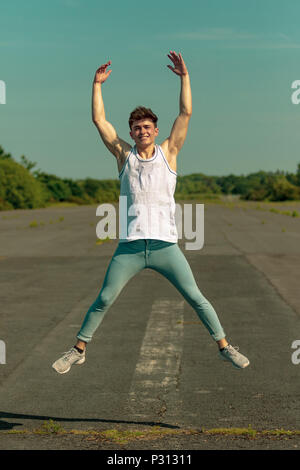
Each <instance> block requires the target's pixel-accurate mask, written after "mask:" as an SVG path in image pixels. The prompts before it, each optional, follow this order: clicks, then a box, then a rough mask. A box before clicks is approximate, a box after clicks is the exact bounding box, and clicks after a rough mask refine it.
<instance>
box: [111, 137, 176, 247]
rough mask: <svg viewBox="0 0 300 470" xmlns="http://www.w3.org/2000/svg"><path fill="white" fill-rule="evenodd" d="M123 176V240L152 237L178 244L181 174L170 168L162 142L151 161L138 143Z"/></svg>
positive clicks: (120, 222) (121, 195)
mask: <svg viewBox="0 0 300 470" xmlns="http://www.w3.org/2000/svg"><path fill="white" fill-rule="evenodd" d="M119 178H120V201H119V218H120V220H119V226H120V234H119V241H120V242H127V241H133V240H138V239H145V238H151V239H156V240H164V241H168V242H172V243H176V242H177V241H178V233H177V228H176V219H175V210H176V204H175V200H174V192H175V188H176V180H177V173H176V172H175V171H173V170H171V168H170V167H169V164H168V162H167V159H166V157H165V155H164V153H163V151H162V148H161V147H160V145H155V153H154V155H153V157H151V158H149V159H147V160H146V159H143V158H142V157H140V156H139V154H138V153H137V148H136V145H134V147H132V149H131V150H130V152H129V155H128V156H127V158H126V161H125V163H124V165H123V168H122V170H121V171H120V173H119Z"/></svg>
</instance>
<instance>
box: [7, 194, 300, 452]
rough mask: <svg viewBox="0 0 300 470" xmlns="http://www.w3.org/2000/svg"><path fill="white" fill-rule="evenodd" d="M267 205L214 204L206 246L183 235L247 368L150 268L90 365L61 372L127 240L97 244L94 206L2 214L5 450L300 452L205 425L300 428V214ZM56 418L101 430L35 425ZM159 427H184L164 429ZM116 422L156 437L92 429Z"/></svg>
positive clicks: (293, 440) (282, 442) (293, 441)
mask: <svg viewBox="0 0 300 470" xmlns="http://www.w3.org/2000/svg"><path fill="white" fill-rule="evenodd" d="M193 204H196V202H194V203H193ZM259 206H260V208H258V205H257V204H255V203H249V204H246V203H243V204H239V205H238V204H235V205H234V204H232V205H230V204H227V205H226V204H221V205H220V204H205V219H204V220H205V242H204V247H203V248H202V249H201V250H186V248H185V243H186V240H184V239H183V240H179V246H180V247H181V248H182V250H183V251H184V254H185V256H186V257H187V259H188V261H189V263H190V265H191V268H192V270H193V273H194V276H195V278H196V281H197V284H198V286H199V289H200V290H201V291H202V293H203V294H204V295H205V296H206V297H207V298H208V299H209V300H210V302H211V303H212V304H213V306H214V307H215V309H216V311H217V313H218V315H219V318H220V320H221V323H222V325H223V327H224V330H225V332H226V334H227V339H228V340H229V341H230V342H231V344H233V345H238V346H239V348H240V351H241V352H242V353H243V354H245V355H246V356H247V357H249V359H250V366H249V367H248V368H246V369H245V370H242V371H240V370H236V369H234V368H233V367H232V366H231V365H230V364H226V363H224V362H223V361H221V360H220V359H219V357H218V352H217V348H216V345H215V344H214V342H213V341H212V339H211V338H210V336H209V335H208V332H207V331H206V329H205V328H204V327H203V325H202V324H200V322H199V321H198V317H197V316H196V314H195V312H194V311H193V309H192V308H191V306H190V305H188V304H187V302H186V301H184V299H183V298H182V296H181V294H180V293H179V292H178V291H177V290H176V289H175V288H174V287H173V286H172V285H171V284H170V283H169V281H168V280H167V279H165V278H164V277H162V276H161V275H159V274H158V273H156V272H155V271H152V270H149V269H146V270H144V271H142V272H141V273H140V274H139V275H137V276H136V277H134V278H133V279H131V280H130V281H129V283H128V284H127V285H126V286H125V288H124V289H123V291H122V292H121V294H120V295H119V297H118V298H117V300H116V301H115V303H114V304H113V306H112V307H111V308H110V310H109V312H108V313H107V315H106V317H105V319H104V321H103V323H102V324H101V326H100V328H99V329H98V330H97V332H96V334H95V336H94V338H93V341H92V342H91V343H90V344H89V346H88V350H87V360H86V362H85V363H84V364H83V365H82V366H73V367H72V369H71V370H70V372H69V373H68V374H65V375H59V374H57V373H55V371H54V370H53V369H52V368H51V365H52V363H53V362H54V361H55V360H56V359H57V358H58V357H59V356H60V355H61V353H62V352H64V351H66V350H68V349H69V348H70V347H71V346H73V344H74V341H75V336H76V333H77V332H78V330H79V328H80V325H81V322H82V320H83V318H84V315H85V313H86V311H87V309H88V307H89V306H90V304H91V303H92V302H93V301H94V299H95V298H96V296H97V294H98V292H99V290H100V288H101V284H102V281H103V279H104V275H105V272H106V269H107V267H108V264H109V262H110V259H111V256H112V255H113V252H114V250H115V249H116V246H117V240H112V241H108V242H105V243H103V244H96V241H97V239H96V232H95V227H96V223H97V221H99V218H97V217H96V207H94V206H86V207H85V206H81V207H65V208H64V207H53V208H47V209H37V210H17V211H7V212H2V213H0V284H1V293H0V301H1V320H0V321H1V328H0V332H1V333H0V339H1V340H2V341H4V343H5V346H6V351H5V352H6V354H5V356H6V357H5V364H0V403H1V408H0V435H1V439H0V449H1V450H5V449H7V450H8V449H49V450H52V449H103V450H105V449H166V450H169V449H173V450H176V449H198V450H202V449H220V450H221V449H251V450H254V449H297V448H298V447H299V444H300V443H299V435H298V436H297V435H293V436H288V435H282V436H280V437H262V436H260V437H256V438H255V439H251V438H249V437H247V436H240V437H237V436H228V435H227V436H224V435H207V434H205V433H201V432H200V431H201V430H203V429H212V428H217V429H220V428H248V426H249V425H250V426H251V427H252V428H253V429H255V430H258V431H259V430H273V429H285V430H294V431H295V430H299V429H300V405H299V374H300V364H299V365H297V364H293V362H292V360H291V356H292V353H293V349H292V348H291V345H292V343H293V341H295V340H300V296H299V268H300V243H299V242H300V218H298V217H291V216H288V215H283V214H279V213H274V212H271V211H270V210H269V208H270V207H269V206H268V205H262V204H260V205H259ZM274 207H275V205H274ZM276 207H277V208H278V207H279V206H278V205H276ZM282 208H283V209H286V210H287V209H288V207H287V206H286V205H283V206H282ZM299 208H300V204H298V206H297V205H295V204H293V205H292V210H298V211H299ZM170 351H171V353H170ZM299 357H300V354H299ZM2 362H3V361H2ZM50 420H53V422H54V423H56V424H57V425H59V426H60V427H61V429H63V430H64V431H66V432H71V431H72V430H77V431H82V432H83V431H90V434H86V435H83V434H80V435H75V434H61V435H59V434H55V432H50V433H49V434H47V435H45V434H36V433H35V431H36V430H37V429H41V428H42V427H43V426H44V425H45V422H46V423H47V422H49V421H50ZM155 426H160V427H161V428H162V429H164V430H178V431H182V433H179V434H174V435H173V434H168V433H166V434H165V435H164V436H160V437H159V438H155V439H154V438H153V437H151V436H150V430H151V429H153V427H155ZM110 429H114V430H118V431H119V432H124V431H126V430H130V431H138V430H143V431H144V432H145V434H144V437H143V439H138V438H135V439H134V438H132V439H129V440H128V442H127V443H125V444H124V443H120V442H118V441H116V440H109V439H101V438H99V436H98V438H96V437H95V436H94V437H93V434H92V432H91V431H92V430H94V431H98V432H100V431H105V430H110ZM147 430H148V431H147ZM20 431H25V432H24V433H22V434H21V433H20ZM13 432H14V433H13Z"/></svg>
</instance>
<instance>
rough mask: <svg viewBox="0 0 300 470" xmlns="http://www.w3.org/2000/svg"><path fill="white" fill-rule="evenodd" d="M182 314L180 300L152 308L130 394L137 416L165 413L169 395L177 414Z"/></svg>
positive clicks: (162, 303)
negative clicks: (166, 400)
mask: <svg viewBox="0 0 300 470" xmlns="http://www.w3.org/2000/svg"><path fill="white" fill-rule="evenodd" d="M183 311H184V301H178V300H176V301H172V300H157V301H155V302H154V304H153V306H152V311H151V314H150V318H149V321H148V325H147V329H146V332H145V336H144V340H143V343H142V346H141V350H140V356H139V360H138V363H137V365H136V369H135V373H134V376H133V380H132V383H131V389H130V393H129V403H130V408H131V412H132V414H133V415H135V416H139V417H141V416H143V417H145V416H151V415H153V406H154V408H155V409H156V412H158V413H159V411H160V409H161V410H165V411H166V409H165V408H166V403H165V402H164V399H165V398H166V395H170V396H171V395H172V409H174V408H176V410H173V411H175V412H176V411H178V409H177V408H178V406H179V402H178V398H177V397H178V396H179V391H178V380H179V372H180V362H181V356H182V337H183ZM174 400H175V401H174ZM168 411H170V410H168ZM141 412H142V413H141ZM163 412H164V411H163ZM171 414H173V413H171Z"/></svg>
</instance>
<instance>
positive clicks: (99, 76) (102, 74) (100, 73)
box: [94, 60, 112, 83]
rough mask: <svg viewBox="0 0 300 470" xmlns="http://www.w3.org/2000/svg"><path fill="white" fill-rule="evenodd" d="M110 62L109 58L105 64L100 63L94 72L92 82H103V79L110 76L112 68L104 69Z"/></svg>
mask: <svg viewBox="0 0 300 470" xmlns="http://www.w3.org/2000/svg"><path fill="white" fill-rule="evenodd" d="M110 64H111V61H110V60H109V61H108V62H107V63H106V64H103V65H101V66H100V67H99V68H98V69H97V70H96V73H95V77H94V83H104V82H105V80H107V78H108V77H109V76H110V74H111V72H112V70H109V71H108V72H107V71H106V69H107V67H108V66H109V65H110Z"/></svg>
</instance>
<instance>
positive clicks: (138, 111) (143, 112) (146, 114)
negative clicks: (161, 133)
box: [129, 106, 158, 129]
mask: <svg viewBox="0 0 300 470" xmlns="http://www.w3.org/2000/svg"><path fill="white" fill-rule="evenodd" d="M141 119H150V120H151V121H152V122H153V123H154V126H155V127H157V121H158V117H157V116H156V114H154V112H153V111H152V110H151V109H150V108H145V107H144V106H138V107H137V108H135V109H134V110H133V111H132V113H131V114H130V116H129V127H130V129H131V126H132V124H133V123H134V121H140V120H141Z"/></svg>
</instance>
